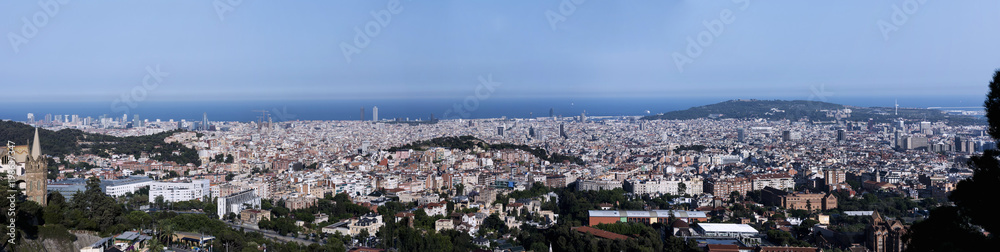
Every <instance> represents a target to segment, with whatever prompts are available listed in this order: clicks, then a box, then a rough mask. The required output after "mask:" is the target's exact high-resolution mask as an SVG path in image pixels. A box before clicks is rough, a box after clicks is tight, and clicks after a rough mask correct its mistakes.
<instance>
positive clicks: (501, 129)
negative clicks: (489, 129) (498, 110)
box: [497, 126, 503, 136]
mask: <svg viewBox="0 0 1000 252" xmlns="http://www.w3.org/2000/svg"><path fill="white" fill-rule="evenodd" d="M497 135H498V136H503V126H498V127H497Z"/></svg>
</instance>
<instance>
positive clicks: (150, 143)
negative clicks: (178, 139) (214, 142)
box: [0, 120, 201, 165]
mask: <svg viewBox="0 0 1000 252" xmlns="http://www.w3.org/2000/svg"><path fill="white" fill-rule="evenodd" d="M34 131H35V128H34V127H32V126H30V125H27V124H24V123H20V122H14V121H2V120H0V141H2V142H3V144H6V143H7V141H14V143H15V144H16V145H26V144H28V142H29V140H31V138H32V137H33V136H34ZM176 132H179V131H168V132H163V133H159V134H153V135H146V136H135V137H115V136H108V135H101V134H91V133H86V132H83V131H80V130H76V129H63V130H59V131H51V130H47V129H38V137H39V138H40V141H41V147H42V154H45V155H51V156H53V157H62V156H66V155H68V154H76V155H81V154H94V155H98V156H102V157H108V156H110V154H109V153H114V154H128V155H135V156H138V155H139V154H141V153H143V152H146V153H149V154H150V157H151V158H152V159H154V160H157V161H174V162H177V163H178V164H187V163H193V164H195V165H201V161H200V160H199V159H198V152H197V151H195V150H194V149H191V148H187V147H185V146H184V145H182V144H179V143H170V144H167V143H164V142H163V139H164V138H166V137H168V136H170V135H173V134H174V133H176ZM174 151H180V153H181V154H180V155H173V154H172V153H173V152H174Z"/></svg>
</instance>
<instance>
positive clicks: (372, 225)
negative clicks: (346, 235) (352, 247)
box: [348, 213, 385, 236]
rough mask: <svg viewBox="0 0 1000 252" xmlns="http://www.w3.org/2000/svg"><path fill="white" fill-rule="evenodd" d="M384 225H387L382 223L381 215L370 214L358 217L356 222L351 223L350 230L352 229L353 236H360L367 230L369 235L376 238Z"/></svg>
mask: <svg viewBox="0 0 1000 252" xmlns="http://www.w3.org/2000/svg"><path fill="white" fill-rule="evenodd" d="M383 225H385V223H383V222H382V216H381V215H378V214H375V213H370V214H366V215H363V216H361V217H358V219H357V220H356V221H351V224H350V225H348V228H349V229H350V235H351V236H355V235H358V234H360V233H361V231H362V230H366V231H368V235H371V236H374V235H375V233H376V232H378V230H379V228H382V226H383Z"/></svg>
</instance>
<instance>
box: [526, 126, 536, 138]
mask: <svg viewBox="0 0 1000 252" xmlns="http://www.w3.org/2000/svg"><path fill="white" fill-rule="evenodd" d="M528 136H530V137H535V127H534V126H532V127H529V128H528Z"/></svg>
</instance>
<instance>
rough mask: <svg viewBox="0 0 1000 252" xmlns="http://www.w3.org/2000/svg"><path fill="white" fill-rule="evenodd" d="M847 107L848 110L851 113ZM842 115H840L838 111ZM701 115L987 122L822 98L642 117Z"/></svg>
mask: <svg viewBox="0 0 1000 252" xmlns="http://www.w3.org/2000/svg"><path fill="white" fill-rule="evenodd" d="M845 109H849V110H850V113H849V114H847V113H844V112H846V110H845ZM838 111H839V112H840V113H839V114H840V115H841V116H842V117H841V118H837V117H836V116H837V114H838V113H837V112H838ZM698 118H734V119H756V118H763V119H769V120H800V119H806V120H810V121H836V120H838V119H839V120H848V121H867V120H868V119H872V120H874V121H875V122H880V123H886V122H893V121H896V120H898V119H900V118H901V119H904V120H927V121H932V122H933V121H945V122H947V123H948V124H949V125H976V124H985V123H986V121H985V120H984V119H982V118H978V117H974V116H966V115H949V114H946V113H944V112H942V111H940V110H935V109H921V108H899V114H898V115H895V108H885V107H855V106H845V105H840V104H834V103H828V102H821V101H803V100H795V101H785V100H729V101H724V102H720V103H716V104H711V105H704V106H698V107H693V108H689V109H686V110H678V111H671V112H667V113H663V114H658V115H651V116H646V117H643V118H642V119H645V120H688V119H698Z"/></svg>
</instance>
